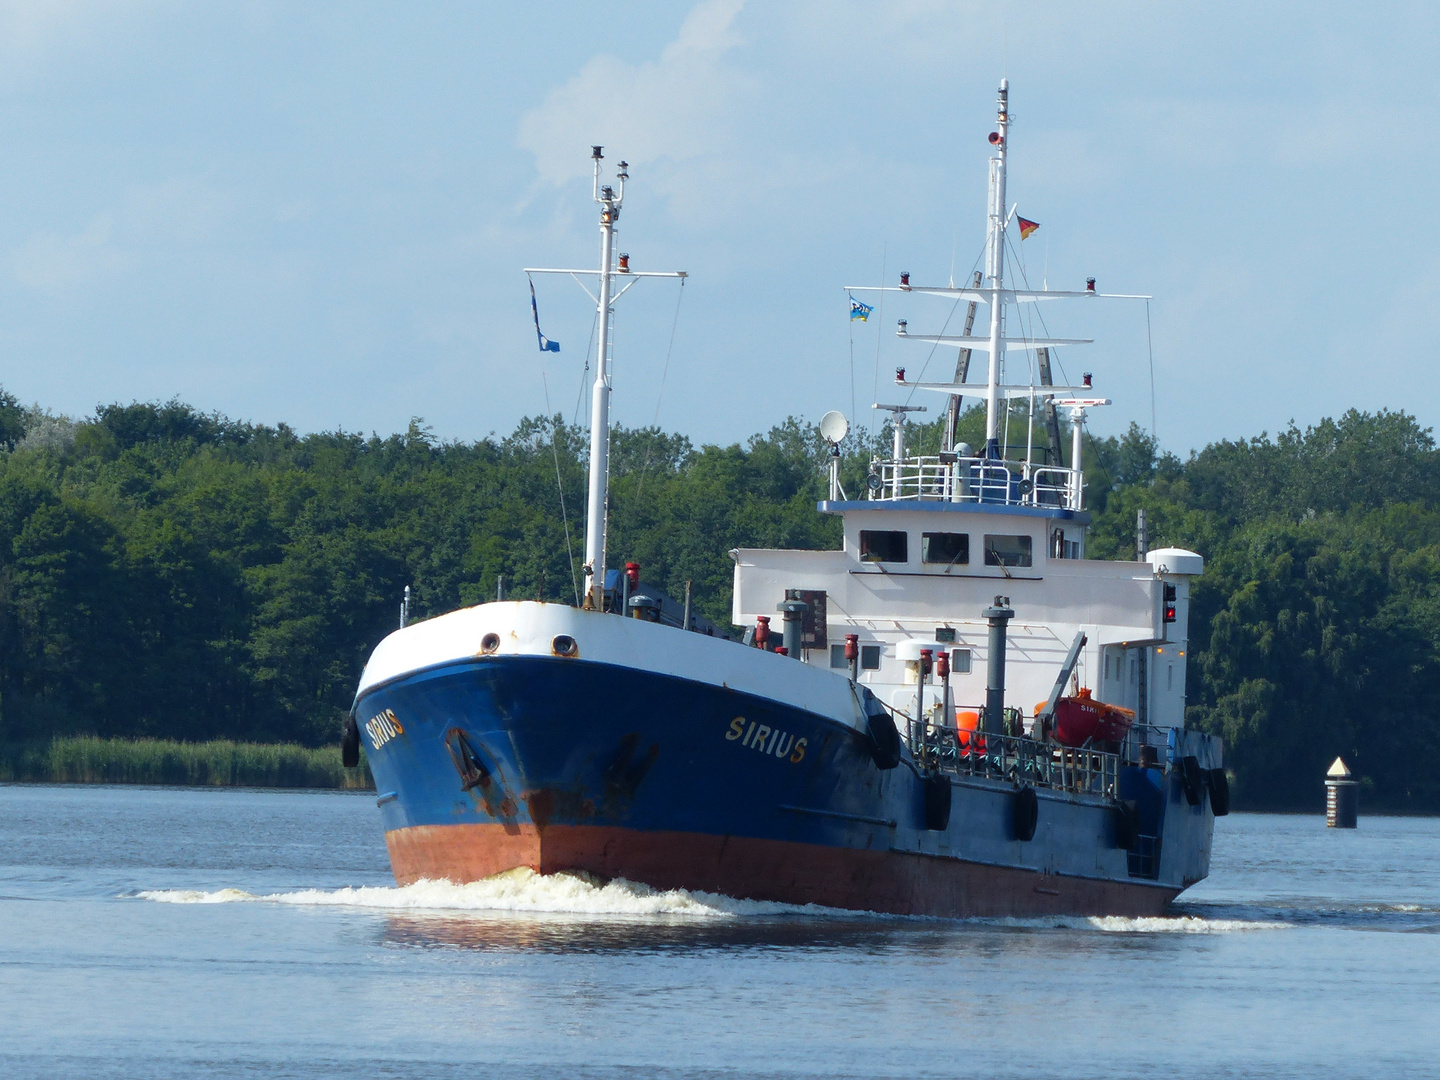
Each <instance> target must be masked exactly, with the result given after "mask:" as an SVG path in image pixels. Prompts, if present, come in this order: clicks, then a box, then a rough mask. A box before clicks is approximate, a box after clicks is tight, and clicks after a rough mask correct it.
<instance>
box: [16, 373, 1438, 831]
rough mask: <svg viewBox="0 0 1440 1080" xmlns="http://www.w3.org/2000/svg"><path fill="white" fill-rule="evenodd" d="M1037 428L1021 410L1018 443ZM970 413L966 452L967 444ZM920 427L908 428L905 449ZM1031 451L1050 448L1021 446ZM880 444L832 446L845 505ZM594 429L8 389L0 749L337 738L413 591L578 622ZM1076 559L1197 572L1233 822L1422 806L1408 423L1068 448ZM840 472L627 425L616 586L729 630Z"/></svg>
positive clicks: (964, 428) (1355, 417)
mask: <svg viewBox="0 0 1440 1080" xmlns="http://www.w3.org/2000/svg"><path fill="white" fill-rule="evenodd" d="M1015 419H1017V420H1018V421H1019V423H1020V425H1021V426H1020V427H1018V428H1017V427H1015V426H1014V425H1013V424H1012V431H1013V430H1019V431H1025V430H1026V428H1025V427H1024V422H1025V419H1024V417H1023V416H1018V415H1017V417H1016V418H1015ZM982 428H983V417H982V416H981V415H980V413H979V410H974V409H972V410H971V411H969V412H967V413H966V414H965V415H964V416H963V417H962V421H961V437H962V438H965V439H966V440H967V441H970V442H971V443H972V444H977V445H978V444H979V443H980V442H981V441H982V440H981V438H980V435H981V431H982ZM939 432H940V429H939V422H938V421H937V422H934V423H931V424H929V425H912V427H911V429H910V433H909V441H910V444H911V446H912V447H914V448H916V449H922V450H923V449H930V450H932V451H933V449H934V448H935V447H936V446H938V442H939ZM1034 438H1035V439H1036V441H1037V443H1038V444H1039V446H1040V452H1044V449H1045V448H1044V444H1045V441H1046V440H1045V437H1044V432H1043V425H1040V426H1039V430H1038V432H1037V434H1036V435H1035V436H1034ZM888 441H889V431H888V429H881V430H879V431H875V432H870V433H866V432H856V433H853V434H852V435H851V436H850V437H849V438H848V439H847V440H846V442H845V443H844V444H842V446H841V448H840V449H841V451H842V457H841V480H842V484H843V485H844V486H845V488H846V489H847V490H848V491H849V492H851V494H852V495H854V494H857V493H858V492H859V491H860V490H861V489H862V488H863V485H864V481H865V476H866V472H867V469H868V462H869V458H870V454H871V452H872V451H873V450H874V449H875V448H876V447H880V446H887V445H888ZM586 442H587V440H586V436H585V433H584V432H583V431H582V430H580V429H579V428H577V427H575V426H573V425H570V424H567V423H565V422H564V421H563V420H562V419H561V418H560V417H553V418H551V417H533V418H528V419H526V420H523V421H521V423H520V424H519V425H518V426H517V427H516V429H515V431H514V432H513V433H511V434H510V435H509V436H506V437H503V438H501V437H494V436H492V437H489V438H485V439H481V440H478V441H475V442H444V441H441V440H437V439H436V438H434V437H433V435H432V434H431V433H430V432H429V430H428V429H427V428H425V426H424V425H423V424H422V423H421V422H420V421H418V420H417V421H412V423H411V424H410V427H409V430H408V431H406V432H405V433H404V434H395V435H391V436H388V437H384V438H381V437H379V436H374V435H372V436H368V437H366V436H362V435H359V434H353V433H347V432H343V431H336V432H321V433H314V434H303V435H302V434H300V433H297V432H296V431H294V430H292V429H291V428H289V427H287V426H285V425H283V424H281V425H279V426H276V427H268V426H264V425H256V424H249V423H243V422H238V421H234V420H231V419H228V418H226V417H224V416H220V415H217V414H205V413H201V412H198V411H197V410H195V409H192V408H190V407H189V406H186V405H184V404H182V403H180V402H178V401H171V402H168V403H132V404H129V405H121V404H114V405H106V406H102V407H100V408H99V409H97V410H96V412H95V414H94V415H93V416H91V417H87V418H84V419H80V420H72V419H68V418H65V417H60V416H55V415H52V414H51V413H49V412H47V411H45V410H43V409H40V408H37V407H30V408H26V407H23V406H21V405H20V403H19V402H17V401H16V400H15V398H14V397H13V396H12V395H10V394H8V393H5V392H4V391H3V390H0V740H3V741H5V742H7V743H11V744H19V743H26V744H36V743H40V742H44V741H46V740H49V739H53V738H55V737H57V736H75V735H87V736H98V737H102V738H114V737H128V738H152V739H178V740H184V741H187V742H201V741H205V740H213V739H231V740H237V741H242V742H274V743H281V742H294V743H300V744H303V745H307V746H321V745H325V744H328V743H331V742H333V740H334V739H335V737H336V733H337V732H338V730H339V725H340V722H341V719H342V718H343V716H344V715H345V713H346V711H347V710H348V708H349V706H350V702H351V698H352V695H353V693H354V688H355V683H356V680H357V678H358V676H359V673H360V671H361V669H362V667H363V666H364V662H365V659H366V657H367V655H368V653H369V651H370V649H371V648H373V647H374V645H375V643H376V642H377V641H378V640H379V639H380V638H381V637H383V636H384V635H385V634H386V633H388V632H389V631H390V630H391V629H393V628H394V626H395V625H396V622H397V617H398V606H399V600H400V596H401V593H402V590H403V589H404V587H405V586H406V585H409V586H411V589H412V596H413V615H414V617H416V618H424V617H426V616H429V615H435V614H439V613H441V612H444V611H447V610H450V609H452V608H454V607H457V606H460V605H464V604H473V603H477V602H479V601H481V600H484V599H488V598H490V597H493V596H494V595H495V592H496V586H497V583H498V581H499V579H500V578H502V577H503V578H504V581H505V584H506V590H507V593H508V595H510V596H511V597H543V598H545V599H547V600H554V601H565V602H574V600H575V598H576V596H577V594H578V592H579V590H580V588H582V587H583V582H582V580H581V579H580V577H579V565H580V556H581V549H582V546H583V531H584V522H583V513H584V484H585V475H584V468H585V451H586ZM1085 453H1086V462H1085V465H1086V468H1087V481H1088V487H1087V499H1088V501H1089V505H1090V507H1091V511H1092V513H1093V516H1094V523H1093V526H1092V530H1091V537H1090V542H1089V554H1090V556H1091V557H1095V558H1133V557H1134V527H1135V512H1136V510H1137V509H1139V508H1140V507H1144V508H1145V509H1146V511H1147V516H1148V520H1149V523H1150V536H1151V541H1152V545H1155V546H1158V545H1160V544H1174V545H1178V546H1184V547H1190V548H1193V549H1194V550H1196V551H1199V552H1201V553H1202V554H1203V555H1205V557H1206V560H1207V568H1206V572H1205V575H1204V576H1203V577H1202V578H1200V579H1199V580H1198V581H1197V582H1196V584H1195V591H1194V597H1193V603H1192V610H1191V624H1190V634H1191V649H1190V657H1189V659H1190V661H1191V663H1190V665H1189V685H1188V687H1187V690H1188V694H1189V701H1190V705H1189V711H1188V720H1189V722H1190V723H1191V724H1192V725H1193V726H1198V727H1201V728H1203V729H1206V730H1210V731H1213V732H1216V733H1217V734H1220V735H1222V736H1223V737H1224V738H1225V740H1226V743H1227V759H1228V764H1229V767H1230V768H1231V769H1232V770H1233V773H1234V779H1235V793H1236V802H1237V805H1242V806H1250V807H1257V808H1282V807H1309V808H1313V807H1314V806H1315V805H1317V800H1318V799H1319V797H1320V790H1321V789H1320V777H1321V775H1322V774H1323V772H1324V769H1325V766H1326V765H1327V764H1328V763H1329V761H1330V760H1331V759H1332V758H1333V757H1334V756H1335V755H1337V754H1344V755H1345V757H1346V760H1347V761H1348V762H1350V764H1351V766H1352V768H1355V769H1356V771H1357V773H1359V774H1360V775H1361V777H1362V778H1363V780H1364V781H1365V783H1366V784H1367V792H1368V793H1367V799H1369V800H1370V801H1371V803H1372V804H1373V805H1383V806H1386V807H1388V808H1392V809H1409V810H1425V811H1437V810H1440V783H1437V781H1436V780H1435V778H1434V777H1435V774H1436V772H1437V770H1440V738H1437V736H1436V734H1435V731H1434V728H1435V724H1434V721H1433V719H1432V716H1433V712H1434V702H1435V700H1436V692H1437V691H1440V686H1437V685H1436V684H1437V681H1440V675H1437V672H1440V666H1437V664H1436V650H1437V647H1440V458H1437V453H1440V452H1437V450H1436V447H1435V443H1434V440H1433V438H1432V436H1431V434H1430V432H1429V431H1428V430H1427V429H1423V428H1421V427H1420V426H1419V425H1418V424H1417V422H1416V421H1415V420H1414V418H1412V417H1410V416H1407V415H1405V414H1403V413H1391V412H1381V413H1378V414H1363V413H1357V412H1350V413H1347V414H1346V415H1345V416H1343V417H1341V418H1340V419H1338V420H1327V421H1324V422H1322V423H1320V424H1318V425H1316V426H1314V427H1311V428H1307V429H1305V430H1303V431H1302V430H1300V429H1297V428H1294V427H1291V428H1290V429H1288V430H1287V431H1284V432H1281V433H1280V434H1279V435H1278V436H1275V437H1273V438H1272V437H1269V436H1266V435H1262V436H1259V437H1257V438H1254V439H1250V440H1248V441H1237V442H1218V443H1215V444H1212V445H1211V446H1208V447H1206V448H1205V449H1204V450H1202V451H1199V452H1198V453H1195V454H1192V455H1191V456H1190V457H1189V458H1188V459H1187V460H1181V459H1179V458H1177V457H1175V456H1173V455H1170V454H1166V453H1163V452H1161V451H1160V449H1159V447H1158V446H1157V445H1156V443H1155V441H1154V439H1153V438H1151V437H1150V436H1149V435H1147V434H1146V433H1144V432H1142V431H1141V430H1139V429H1138V428H1135V427H1133V426H1132V428H1131V429H1130V431H1129V432H1127V433H1126V434H1125V435H1123V436H1121V437H1118V438H1101V439H1090V440H1088V441H1087V443H1086V451H1085ZM829 458H830V448H829V447H828V446H827V444H825V442H824V440H823V439H821V438H820V436H819V434H818V432H817V431H816V429H815V427H814V426H813V425H812V424H809V423H806V422H804V421H801V420H797V419H790V420H788V421H786V422H785V423H784V424H781V425H779V426H777V427H775V428H774V429H772V430H771V431H769V432H767V433H765V434H763V435H756V436H754V437H752V438H750V439H749V440H747V441H746V442H745V443H744V444H743V445H741V444H734V445H730V446H719V445H704V446H698V447H697V446H695V445H694V444H693V443H692V442H691V441H690V440H689V439H688V438H686V437H685V436H683V435H678V434H673V433H667V432H664V431H660V430H658V429H654V428H643V429H627V428H623V427H622V428H617V429H616V430H615V432H614V435H613V440H612V456H611V478H612V485H611V529H610V551H611V562H612V563H618V562H620V561H622V560H624V559H634V560H635V561H638V562H640V563H641V564H642V566H643V567H644V573H645V576H646V578H647V580H651V581H655V582H659V583H660V584H662V585H663V586H664V587H666V588H667V590H668V591H670V592H671V594H672V595H679V594H680V593H681V591H683V588H684V583H685V582H686V581H691V582H693V585H694V590H695V598H696V605H697V608H698V610H700V611H701V612H702V613H703V614H705V615H706V616H708V617H709V618H711V619H713V620H715V621H716V622H719V623H721V624H722V625H725V624H727V623H728V614H729V610H730V584H731V574H732V564H731V562H730V558H729V555H728V552H729V550H730V549H731V548H734V547H738V546H762V547H801V548H826V547H835V546H838V545H839V543H840V524H839V521H838V520H837V519H835V518H832V517H828V516H823V515H820V514H818V513H816V511H815V502H816V501H817V499H819V498H823V497H824V495H825V491H826V484H827V479H826V475H827V468H828V464H829Z"/></svg>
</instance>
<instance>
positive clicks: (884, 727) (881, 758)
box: [861, 687, 902, 770]
mask: <svg viewBox="0 0 1440 1080" xmlns="http://www.w3.org/2000/svg"><path fill="white" fill-rule="evenodd" d="M861 690H862V692H863V700H864V703H865V727H866V730H867V731H868V732H869V734H870V759H871V760H872V761H874V762H875V767H876V768H877V769H887V770H888V769H893V768H895V766H896V765H899V764H900V754H901V748H902V744H901V742H900V730H899V729H898V728H897V727H896V726H895V721H894V720H892V719H891V718H890V713H889V710H887V709H886V708H885V706H884V705H882V704H880V701H879V699H878V698H876V697H875V695H874V694H872V693H870V691H869V690H866V689H865V688H864V687H861Z"/></svg>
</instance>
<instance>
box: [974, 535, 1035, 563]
mask: <svg viewBox="0 0 1440 1080" xmlns="http://www.w3.org/2000/svg"><path fill="white" fill-rule="evenodd" d="M985 565H986V566H1030V565H1032V563H1031V555H1030V537H1028V536H998V535H991V534H990V533H986V534H985Z"/></svg>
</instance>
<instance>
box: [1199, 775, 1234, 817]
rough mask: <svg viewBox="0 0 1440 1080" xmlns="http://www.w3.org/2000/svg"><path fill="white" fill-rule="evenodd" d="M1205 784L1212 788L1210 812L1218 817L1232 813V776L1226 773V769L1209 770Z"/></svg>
mask: <svg viewBox="0 0 1440 1080" xmlns="http://www.w3.org/2000/svg"><path fill="white" fill-rule="evenodd" d="M1205 786H1206V787H1207V788H1209V789H1210V812H1211V813H1212V814H1214V815H1215V816H1216V817H1224V816H1225V815H1226V814H1228V813H1230V778H1229V777H1227V776H1226V775H1225V770H1224V769H1209V770H1207V771H1206V773H1205Z"/></svg>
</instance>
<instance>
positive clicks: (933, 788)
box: [925, 773, 952, 832]
mask: <svg viewBox="0 0 1440 1080" xmlns="http://www.w3.org/2000/svg"><path fill="white" fill-rule="evenodd" d="M951 790H952V789H951V787H950V778H949V777H948V776H941V775H939V774H937V773H931V774H930V775H929V776H927V777H925V828H927V829H929V830H931V831H932V832H944V831H945V830H946V829H947V828H949V827H950V802H951V798H950V796H951Z"/></svg>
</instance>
